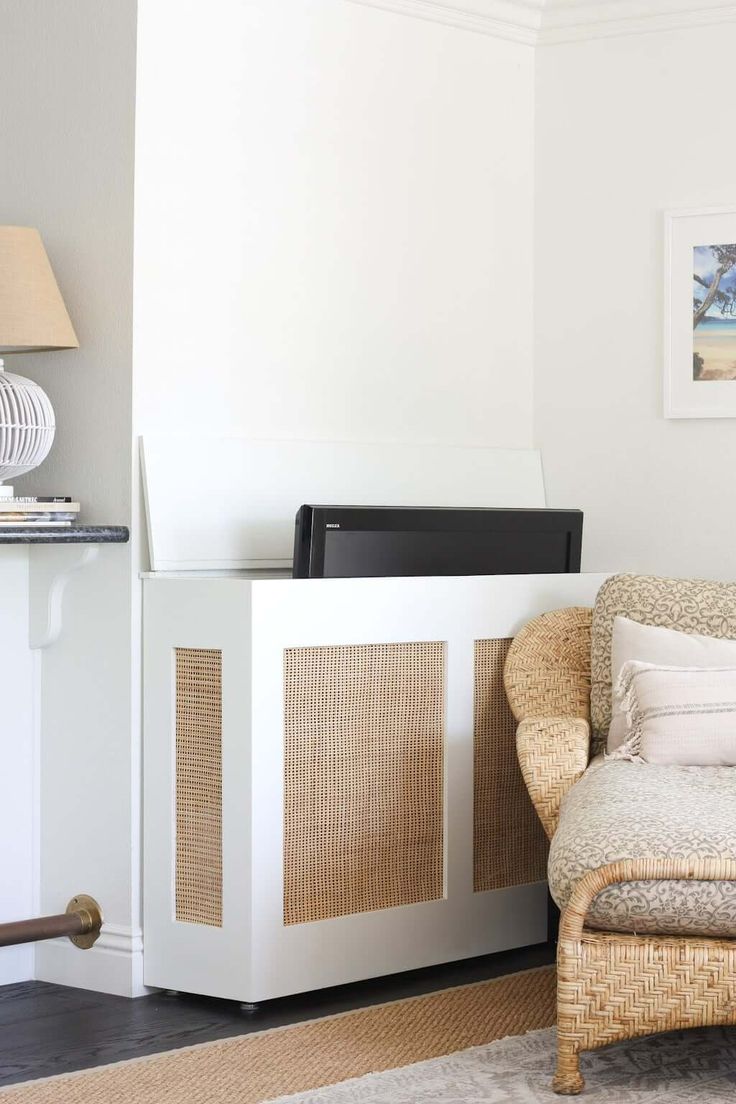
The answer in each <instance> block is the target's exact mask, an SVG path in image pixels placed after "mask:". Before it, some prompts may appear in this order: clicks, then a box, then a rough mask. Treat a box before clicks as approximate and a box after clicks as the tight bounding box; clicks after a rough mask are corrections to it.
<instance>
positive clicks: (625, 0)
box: [349, 0, 736, 46]
mask: <svg viewBox="0 0 736 1104" xmlns="http://www.w3.org/2000/svg"><path fill="white" fill-rule="evenodd" d="M349 2H350V3H352V4H362V5H364V6H367V7H371V8H382V9H383V10H384V11H390V12H395V13H397V14H399V15H407V16H412V17H414V18H416V19H426V20H429V21H430V22H434V23H443V24H445V25H446V26H449V27H459V28H461V29H462V30H466V31H475V32H477V33H480V34H487V35H492V36H493V37H495V38H503V39H507V40H510V41H512V42H521V43H524V44H525V45H528V46H537V45H540V46H546V45H555V44H556V43H563V42H580V41H583V40H585V39H592V38H609V37H613V36H618V35H635V34H651V33H652V32H654V31H669V30H680V29H686V28H692V27H703V26H711V25H713V24H715V23H728V22H732V21H734V20H736V3H730V2H729V3H725V2H723V0H721V2H720V3H719V0H349Z"/></svg>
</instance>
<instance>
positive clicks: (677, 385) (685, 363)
mask: <svg viewBox="0 0 736 1104" xmlns="http://www.w3.org/2000/svg"><path fill="white" fill-rule="evenodd" d="M665 279H666V285H665V337H664V349H665V371H664V416H665V418H736V207H717V208H711V209H708V210H702V211H668V212H666V214H665Z"/></svg>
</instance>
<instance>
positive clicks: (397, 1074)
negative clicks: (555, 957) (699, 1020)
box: [0, 967, 736, 1104]
mask: <svg viewBox="0 0 736 1104" xmlns="http://www.w3.org/2000/svg"><path fill="white" fill-rule="evenodd" d="M553 1019H554V972H553V969H552V968H551V967H544V968H542V969H539V970H532V971H529V972H527V973H523V974H515V975H511V976H509V977H505V978H499V979H496V980H494V981H488V982H481V983H480V984H478V985H469V986H462V987H460V988H457V989H450V990H446V991H444V992H440V993H433V994H431V995H429V996H425V997H416V998H413V999H411V1000H403V1001H396V1002H395V1003H392V1004H385V1005H380V1006H377V1007H373V1008H368V1009H364V1010H361V1011H358V1012H348V1013H344V1014H342V1015H339V1016H334V1017H329V1018H325V1019H322V1020H313V1021H311V1022H309V1023H306V1024H300V1025H298V1026H296V1027H288V1028H280V1029H278V1030H275V1031H264V1032H261V1033H258V1034H253V1035H244V1036H239V1037H238V1038H235V1039H227V1040H224V1041H221V1042H216V1043H205V1044H203V1045H201V1046H196V1047H189V1048H186V1049H183V1050H178V1051H169V1052H167V1053H166V1054H161V1055H157V1056H154V1057H151V1058H142V1059H139V1060H136V1061H132V1062H123V1063H120V1064H118V1065H114V1066H103V1067H101V1068H99V1069H95V1070H89V1071H86V1072H82V1073H77V1074H71V1075H65V1076H63V1077H53V1078H49V1079H46V1080H43V1081H33V1082H29V1083H27V1084H24V1085H18V1086H16V1087H11V1088H9V1089H5V1090H0V1102H2V1104H11V1102H18V1104H51V1102H53V1104H154V1102H155V1104H261V1102H264V1101H271V1102H273V1104H277V1102H278V1104H552V1102H553V1101H557V1102H559V1100H560V1097H556V1096H555V1095H554V1094H553V1093H552V1091H551V1089H550V1087H549V1086H550V1080H551V1076H552V1071H553V1068H554V1056H555V1032H554V1029H553V1028H551V1027H548V1026H545V1025H548V1024H550V1023H551V1022H552V1021H553ZM527 1031H528V1032H529V1033H528V1034H524V1032H527ZM505 1036H509V1037H505ZM438 1055H442V1056H441V1057H438ZM397 1067H399V1068H397ZM377 1071H379V1072H377ZM583 1073H584V1075H585V1077H586V1078H587V1086H586V1089H585V1093H584V1096H583V1098H582V1100H581V1104H583V1101H586V1100H590V1101H593V1102H595V1104H732V1102H733V1101H734V1099H735V1098H736V1029H733V1028H731V1029H729V1028H709V1029H705V1030H703V1031H690V1032H680V1033H673V1034H670V1035H659V1036H653V1037H652V1038H649V1039H638V1040H635V1041H633V1042H628V1043H619V1044H617V1045H616V1046H612V1047H608V1048H605V1049H604V1050H600V1051H596V1052H594V1053H592V1054H587V1055H584V1057H583Z"/></svg>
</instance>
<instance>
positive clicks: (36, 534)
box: [0, 525, 130, 544]
mask: <svg viewBox="0 0 736 1104" xmlns="http://www.w3.org/2000/svg"><path fill="white" fill-rule="evenodd" d="M129 539H130V532H129V530H128V528H127V527H126V526H125V525H69V526H51V527H49V528H45V527H44V526H42V525H14V526H9V525H8V526H2V527H0V544H126V543H127V542H128V540H129Z"/></svg>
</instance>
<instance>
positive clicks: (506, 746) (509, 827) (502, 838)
mask: <svg viewBox="0 0 736 1104" xmlns="http://www.w3.org/2000/svg"><path fill="white" fill-rule="evenodd" d="M510 645H511V641H510V640H476V642H475V693H474V714H475V723H474V772H473V889H474V891H475V892H476V893H480V892H483V891H485V890H489V889H502V888H504V887H506V886H517V885H528V884H529V883H532V882H541V881H544V879H545V877H546V867H547V839H546V837H545V833H544V830H543V828H542V826H541V824H540V822H539V819H538V818H537V815H536V813H535V811H534V806H533V805H532V802H531V799H530V797H529V793H528V792H527V788H526V786H525V784H524V779H523V777H522V774H521V769H520V767H519V761H518V758H517V755H516V722H515V720H514V716H513V714H512V712H511V709H510V708H509V703H508V701H507V699H506V693H505V691H504V686H503V668H504V663H505V660H506V656H507V654H508V650H509V647H510Z"/></svg>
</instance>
